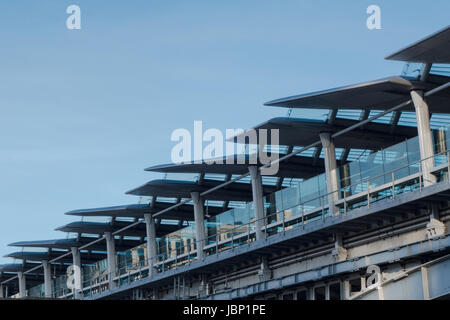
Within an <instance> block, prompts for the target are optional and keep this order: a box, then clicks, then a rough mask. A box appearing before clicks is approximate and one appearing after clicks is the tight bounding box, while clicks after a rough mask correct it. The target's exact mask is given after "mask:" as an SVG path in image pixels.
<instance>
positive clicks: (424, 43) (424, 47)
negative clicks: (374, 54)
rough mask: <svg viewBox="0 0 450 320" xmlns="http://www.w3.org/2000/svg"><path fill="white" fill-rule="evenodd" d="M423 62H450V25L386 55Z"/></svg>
mask: <svg viewBox="0 0 450 320" xmlns="http://www.w3.org/2000/svg"><path fill="white" fill-rule="evenodd" d="M386 59H387V60H399V61H408V62H422V63H450V26H447V27H445V28H444V29H442V30H439V31H438V32H435V33H433V34H432V35H430V36H428V37H426V38H424V39H422V40H419V41H417V42H415V43H413V44H411V45H409V46H408V47H406V48H403V49H401V50H399V51H397V52H395V53H393V54H391V55H389V56H387V57H386Z"/></svg>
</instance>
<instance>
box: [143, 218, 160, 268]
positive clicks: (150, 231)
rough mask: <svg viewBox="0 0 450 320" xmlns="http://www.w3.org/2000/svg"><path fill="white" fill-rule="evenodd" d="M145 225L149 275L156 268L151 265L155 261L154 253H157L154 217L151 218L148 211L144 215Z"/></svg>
mask: <svg viewBox="0 0 450 320" xmlns="http://www.w3.org/2000/svg"><path fill="white" fill-rule="evenodd" d="M144 219H145V227H146V233H147V254H148V266H149V273H150V276H151V275H153V274H154V273H155V272H156V270H155V268H154V267H153V266H154V265H155V263H156V259H155V258H156V255H157V254H158V252H157V250H156V229H155V219H153V217H152V215H151V214H150V213H146V214H145V215H144Z"/></svg>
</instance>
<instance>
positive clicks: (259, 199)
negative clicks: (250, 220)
mask: <svg viewBox="0 0 450 320" xmlns="http://www.w3.org/2000/svg"><path fill="white" fill-rule="evenodd" d="M248 170H249V171H250V176H251V179H252V195H253V208H254V210H255V220H256V221H255V228H256V240H259V239H262V238H264V233H263V231H262V230H261V229H262V228H263V227H264V225H265V224H264V217H265V214H264V197H263V188H262V178H261V173H260V172H259V170H258V167H257V166H250V167H248Z"/></svg>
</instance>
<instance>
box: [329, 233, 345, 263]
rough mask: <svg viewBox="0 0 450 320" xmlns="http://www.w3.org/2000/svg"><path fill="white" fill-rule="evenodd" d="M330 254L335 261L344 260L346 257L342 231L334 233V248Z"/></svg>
mask: <svg viewBox="0 0 450 320" xmlns="http://www.w3.org/2000/svg"><path fill="white" fill-rule="evenodd" d="M331 255H332V256H333V258H334V259H335V260H336V261H344V260H345V259H347V250H346V249H345V248H344V244H343V241H342V233H335V234H334V249H333V251H332V252H331Z"/></svg>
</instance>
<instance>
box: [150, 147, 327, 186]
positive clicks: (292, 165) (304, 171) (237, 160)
mask: <svg viewBox="0 0 450 320" xmlns="http://www.w3.org/2000/svg"><path fill="white" fill-rule="evenodd" d="M316 140H317V139H316ZM280 144H284V143H280ZM282 156H283V154H280V157H282ZM210 160H211V162H212V160H220V161H221V163H211V164H209V163H206V162H202V163H196V162H190V163H182V164H175V163H169V164H162V165H157V166H152V167H149V168H146V169H145V170H146V171H153V172H167V173H217V174H229V175H233V174H243V173H247V172H248V167H249V166H250V165H258V166H261V165H262V164H261V162H260V161H258V163H257V164H250V163H249V156H248V155H240V156H236V155H235V156H233V157H228V158H227V157H222V158H216V159H210ZM227 160H228V161H229V164H227ZM258 160H259V159H258ZM230 162H232V163H230ZM242 162H244V163H242ZM312 162H313V159H312V158H311V157H304V156H296V157H292V158H291V159H289V161H282V162H280V163H278V165H279V170H278V172H277V174H276V175H275V176H277V177H283V178H286V177H289V178H303V179H307V178H310V177H313V176H315V175H317V174H320V173H322V172H324V170H325V164H324V160H323V159H317V160H316V163H315V164H314V165H313V163H312Z"/></svg>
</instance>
